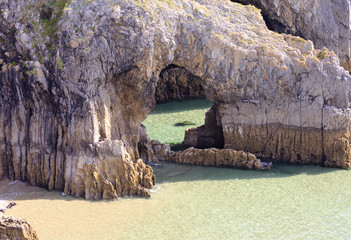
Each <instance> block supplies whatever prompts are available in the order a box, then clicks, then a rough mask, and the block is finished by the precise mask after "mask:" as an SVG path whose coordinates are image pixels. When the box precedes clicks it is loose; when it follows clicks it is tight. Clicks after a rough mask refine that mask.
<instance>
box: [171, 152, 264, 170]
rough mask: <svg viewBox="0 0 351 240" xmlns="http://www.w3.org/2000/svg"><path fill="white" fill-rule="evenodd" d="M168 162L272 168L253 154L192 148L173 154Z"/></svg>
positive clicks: (244, 167)
mask: <svg viewBox="0 0 351 240" xmlns="http://www.w3.org/2000/svg"><path fill="white" fill-rule="evenodd" d="M167 160H168V161H171V162H176V163H181V164H191V165H201V166H213V167H231V168H242V169H259V170H262V169H266V168H267V166H268V167H269V168H270V166H271V163H262V162H261V160H259V159H257V158H256V156H255V155H253V154H251V153H245V152H243V151H235V150H233V149H217V148H207V149H196V148H193V147H191V148H188V149H186V150H184V151H182V152H171V153H170V154H169V157H168V159H167Z"/></svg>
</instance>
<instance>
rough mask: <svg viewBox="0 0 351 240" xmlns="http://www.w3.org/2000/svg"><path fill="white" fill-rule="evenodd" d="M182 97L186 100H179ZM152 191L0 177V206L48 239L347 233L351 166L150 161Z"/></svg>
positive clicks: (342, 235)
mask: <svg viewBox="0 0 351 240" xmlns="http://www.w3.org/2000/svg"><path fill="white" fill-rule="evenodd" d="M182 104H184V103H182ZM153 168H154V172H155V174H156V177H157V184H156V186H155V189H153V190H151V198H149V199H143V198H137V197H127V198H122V199H118V200H115V201H87V200H83V199H77V198H73V197H70V196H62V195H61V193H60V192H49V191H47V190H43V189H40V188H37V187H29V186H26V184H25V183H22V182H15V183H11V182H10V181H8V180H3V181H1V182H0V200H2V202H0V205H2V206H3V205H6V202H8V201H12V200H14V201H15V202H16V203H17V205H16V206H14V207H13V208H12V209H10V210H8V211H7V212H6V215H14V216H17V217H21V218H25V219H27V220H28V221H29V222H30V223H31V225H32V226H33V228H34V229H35V230H36V231H37V232H38V235H39V237H40V239H41V240H45V239H351V201H350V199H351V186H350V183H351V171H348V170H339V169H329V168H323V167H319V166H291V165H285V164H276V165H275V169H273V170H271V171H248V170H238V169H223V168H222V169H221V168H214V167H199V166H185V165H177V164H171V163H165V164H163V165H158V166H156V165H155V166H153Z"/></svg>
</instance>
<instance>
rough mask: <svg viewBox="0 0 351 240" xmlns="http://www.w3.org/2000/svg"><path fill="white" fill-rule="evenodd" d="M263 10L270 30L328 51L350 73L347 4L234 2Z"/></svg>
mask: <svg viewBox="0 0 351 240" xmlns="http://www.w3.org/2000/svg"><path fill="white" fill-rule="evenodd" d="M234 1H235V2H240V3H244V4H253V5H255V6H257V7H258V8H260V9H262V14H263V16H264V17H265V19H266V23H267V25H268V26H269V27H270V29H272V30H274V31H277V32H279V33H289V34H292V35H296V36H300V37H303V38H305V39H309V40H311V41H313V43H314V45H315V46H316V48H323V47H327V48H328V49H330V50H333V51H334V52H335V53H336V54H337V55H338V56H339V59H340V62H341V65H342V66H343V67H344V68H345V69H347V70H349V71H351V21H350V19H351V5H350V0H338V1H325V0H315V1H309V0H304V1H301V0H280V1H276V0H234Z"/></svg>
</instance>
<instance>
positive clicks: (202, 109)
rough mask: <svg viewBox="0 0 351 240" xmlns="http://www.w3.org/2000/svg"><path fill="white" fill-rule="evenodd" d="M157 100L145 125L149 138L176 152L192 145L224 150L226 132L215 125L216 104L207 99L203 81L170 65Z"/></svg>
mask: <svg viewBox="0 0 351 240" xmlns="http://www.w3.org/2000/svg"><path fill="white" fill-rule="evenodd" d="M155 100H156V106H155V108H154V109H153V110H152V111H151V112H150V113H149V114H148V117H147V119H146V120H145V121H144V122H143V125H144V126H145V127H146V129H147V134H148V136H149V138H150V139H157V140H158V141H160V142H161V143H165V144H168V145H170V147H171V150H173V151H180V150H184V149H186V148H187V147H191V146H193V147H196V148H208V147H217V148H223V145H224V144H223V131H222V128H221V127H218V126H217V123H216V118H215V114H214V113H215V110H214V109H215V108H216V107H215V104H214V103H213V102H212V101H210V100H207V99H206V94H205V88H204V81H203V79H201V78H200V77H198V76H195V75H193V74H192V73H191V72H190V71H189V70H187V69H186V68H184V67H179V66H177V65H173V64H171V65H169V66H167V67H166V68H164V69H163V70H162V71H161V72H160V75H159V80H158V82H157V86H156V89H155ZM205 118H206V124H205Z"/></svg>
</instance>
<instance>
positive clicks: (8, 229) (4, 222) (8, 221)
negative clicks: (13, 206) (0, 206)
mask: <svg viewBox="0 0 351 240" xmlns="http://www.w3.org/2000/svg"><path fill="white" fill-rule="evenodd" d="M0 239H3V240H38V239H39V238H38V235H37V233H36V232H35V231H34V230H33V229H32V227H31V226H30V225H29V223H28V222H27V221H25V220H22V219H18V218H15V217H8V216H1V217H0Z"/></svg>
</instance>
